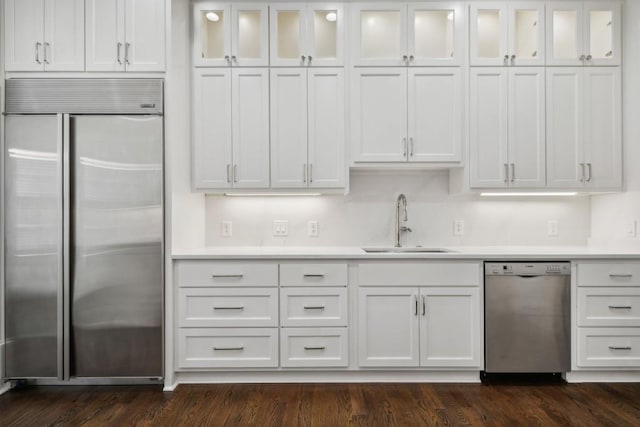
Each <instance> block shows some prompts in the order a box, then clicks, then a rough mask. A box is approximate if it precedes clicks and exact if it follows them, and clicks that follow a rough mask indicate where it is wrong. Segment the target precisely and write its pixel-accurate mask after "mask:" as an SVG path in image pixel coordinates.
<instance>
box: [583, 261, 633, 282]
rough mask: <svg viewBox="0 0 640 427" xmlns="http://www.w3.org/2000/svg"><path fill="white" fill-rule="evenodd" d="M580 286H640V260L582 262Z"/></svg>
mask: <svg viewBox="0 0 640 427" xmlns="http://www.w3.org/2000/svg"><path fill="white" fill-rule="evenodd" d="M576 277H577V280H576V283H577V284H578V286H640V262H637V261H636V262H608V263H605V262H597V263H596V262H580V263H578V265H577V276H576Z"/></svg>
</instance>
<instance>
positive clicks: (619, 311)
mask: <svg viewBox="0 0 640 427" xmlns="http://www.w3.org/2000/svg"><path fill="white" fill-rule="evenodd" d="M578 325H579V326H640V288H614V287H610V288H578Z"/></svg>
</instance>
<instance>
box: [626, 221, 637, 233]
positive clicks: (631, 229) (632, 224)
mask: <svg viewBox="0 0 640 427" xmlns="http://www.w3.org/2000/svg"><path fill="white" fill-rule="evenodd" d="M626 232H627V237H636V233H637V223H636V220H635V219H632V220H631V221H629V222H627V227H626Z"/></svg>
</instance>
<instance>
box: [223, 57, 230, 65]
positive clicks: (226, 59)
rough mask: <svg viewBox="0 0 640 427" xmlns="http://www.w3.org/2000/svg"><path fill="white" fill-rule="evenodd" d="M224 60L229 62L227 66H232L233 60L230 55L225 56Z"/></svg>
mask: <svg viewBox="0 0 640 427" xmlns="http://www.w3.org/2000/svg"><path fill="white" fill-rule="evenodd" d="M224 60H225V61H227V64H231V58H230V57H229V55H225V56H224Z"/></svg>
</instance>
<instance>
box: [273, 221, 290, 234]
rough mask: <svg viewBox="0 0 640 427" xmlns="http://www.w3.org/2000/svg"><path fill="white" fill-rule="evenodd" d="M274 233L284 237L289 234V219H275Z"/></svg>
mask: <svg viewBox="0 0 640 427" xmlns="http://www.w3.org/2000/svg"><path fill="white" fill-rule="evenodd" d="M273 235H274V236H278V237H284V236H288V235H289V221H287V220H282V219H276V220H274V221H273Z"/></svg>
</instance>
